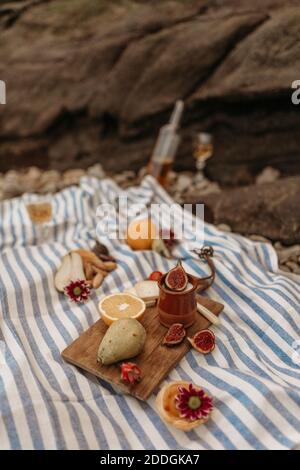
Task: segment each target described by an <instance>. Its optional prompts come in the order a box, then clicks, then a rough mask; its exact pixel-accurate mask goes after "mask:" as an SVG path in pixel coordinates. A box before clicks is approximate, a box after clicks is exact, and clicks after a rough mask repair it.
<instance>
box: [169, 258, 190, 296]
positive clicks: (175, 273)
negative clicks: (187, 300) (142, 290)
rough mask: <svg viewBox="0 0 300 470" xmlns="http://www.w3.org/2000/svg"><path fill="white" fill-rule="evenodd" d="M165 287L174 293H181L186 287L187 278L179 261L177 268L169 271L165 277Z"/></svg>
mask: <svg viewBox="0 0 300 470" xmlns="http://www.w3.org/2000/svg"><path fill="white" fill-rule="evenodd" d="M165 282H166V286H167V287H168V288H169V289H171V290H173V291H176V292H179V291H183V290H184V289H185V288H186V286H187V285H188V277H187V274H186V272H185V270H184V269H183V267H182V264H181V261H180V260H179V261H178V263H177V266H175V268H173V269H171V271H169V272H168V274H167V276H166V280H165Z"/></svg>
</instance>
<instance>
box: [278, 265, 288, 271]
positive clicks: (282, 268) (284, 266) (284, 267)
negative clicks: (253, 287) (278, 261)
mask: <svg viewBox="0 0 300 470" xmlns="http://www.w3.org/2000/svg"><path fill="white" fill-rule="evenodd" d="M279 269H281V271H284V272H286V273H290V272H291V270H290V268H289V267H288V266H286V265H282V266H279Z"/></svg>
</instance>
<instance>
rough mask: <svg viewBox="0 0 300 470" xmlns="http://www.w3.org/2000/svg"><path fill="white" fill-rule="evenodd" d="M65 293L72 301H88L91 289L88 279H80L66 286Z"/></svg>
mask: <svg viewBox="0 0 300 470" xmlns="http://www.w3.org/2000/svg"><path fill="white" fill-rule="evenodd" d="M65 293H66V295H67V296H68V297H69V299H70V300H72V302H86V301H87V300H88V299H89V296H90V294H91V291H90V288H89V286H88V283H87V282H86V281H84V280H80V279H78V280H77V281H71V282H70V284H68V285H67V286H66V287H65Z"/></svg>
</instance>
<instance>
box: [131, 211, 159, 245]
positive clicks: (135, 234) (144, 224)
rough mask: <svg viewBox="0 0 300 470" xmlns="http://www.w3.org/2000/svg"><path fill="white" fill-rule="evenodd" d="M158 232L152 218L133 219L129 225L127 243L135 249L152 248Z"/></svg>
mask: <svg viewBox="0 0 300 470" xmlns="http://www.w3.org/2000/svg"><path fill="white" fill-rule="evenodd" d="M156 233H157V230H156V226H155V224H154V223H153V222H152V221H151V219H142V220H139V219H138V220H133V221H132V222H130V224H129V225H128V229H127V243H128V245H129V246H130V248H132V249H133V250H151V248H152V241H153V239H154V238H155V237H156Z"/></svg>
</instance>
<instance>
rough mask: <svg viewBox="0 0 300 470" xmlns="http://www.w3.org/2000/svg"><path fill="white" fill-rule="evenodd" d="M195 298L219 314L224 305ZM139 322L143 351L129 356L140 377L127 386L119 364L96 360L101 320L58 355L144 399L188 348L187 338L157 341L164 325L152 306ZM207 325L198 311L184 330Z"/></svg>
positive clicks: (190, 330) (101, 334)
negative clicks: (143, 336)
mask: <svg viewBox="0 0 300 470" xmlns="http://www.w3.org/2000/svg"><path fill="white" fill-rule="evenodd" d="M197 301H198V302H199V303H201V304H202V305H204V306H205V307H206V308H208V309H209V310H211V311H212V312H213V313H215V315H219V314H220V313H221V311H222V310H223V308H224V305H222V304H220V303H219V302H215V301H214V300H210V299H208V298H205V297H201V296H198V297H197ZM141 323H142V324H143V325H144V327H145V329H146V331H147V339H146V344H145V347H144V350H143V352H142V353H141V354H140V355H139V356H137V357H136V358H134V359H133V361H134V362H135V363H136V364H137V365H138V366H139V367H140V368H141V370H142V374H143V379H142V380H141V382H140V383H138V384H135V385H131V386H129V385H126V384H124V383H123V382H122V381H121V380H120V366H119V365H118V364H113V365H111V366H103V365H102V364H99V363H98V362H97V351H98V348H99V344H100V342H101V340H102V338H103V336H104V334H105V332H106V330H107V326H106V325H105V324H104V323H103V321H102V320H98V321H97V322H96V323H95V324H94V325H93V326H91V327H90V328H89V329H88V330H87V331H85V332H84V333H83V334H82V335H81V336H80V337H79V338H78V339H76V340H75V341H74V342H73V343H72V344H71V345H70V346H68V347H67V348H66V349H65V350H64V351H63V352H62V357H63V359H64V360H65V361H67V362H69V363H71V364H73V365H75V366H77V367H80V368H81V369H83V370H85V371H87V372H90V373H91V374H94V375H96V376H97V377H99V378H101V379H103V380H105V381H107V382H109V383H110V384H111V385H113V386H115V387H117V388H118V389H119V390H121V391H122V392H124V393H128V394H130V395H133V396H134V397H136V398H138V399H140V400H147V398H148V397H149V396H150V395H151V393H152V392H153V391H154V390H155V389H156V387H158V385H159V384H160V382H161V381H162V380H163V379H164V378H165V377H166V376H167V375H168V373H169V372H170V371H171V370H172V369H173V368H174V367H176V365H177V364H178V362H179V361H180V360H181V359H182V358H183V356H184V355H185V354H186V353H187V352H188V350H189V348H190V345H189V342H188V341H184V342H183V343H181V344H180V345H178V346H174V347H167V346H163V345H162V344H161V343H162V339H163V337H164V335H165V334H166V331H167V328H165V327H164V326H162V325H161V324H160V323H159V320H158V313H157V309H156V307H152V308H148V309H147V310H146V312H145V315H144V317H143V319H142V321H141ZM209 326H210V322H209V321H208V320H206V318H204V317H203V316H202V315H201V314H200V313H199V314H198V315H197V320H196V322H195V323H194V325H192V326H191V327H190V328H188V329H187V334H188V336H192V335H193V334H194V333H195V332H196V331H199V330H202V329H204V328H208V327H209Z"/></svg>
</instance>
